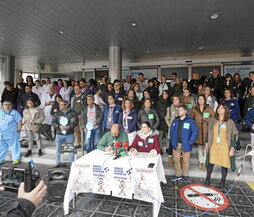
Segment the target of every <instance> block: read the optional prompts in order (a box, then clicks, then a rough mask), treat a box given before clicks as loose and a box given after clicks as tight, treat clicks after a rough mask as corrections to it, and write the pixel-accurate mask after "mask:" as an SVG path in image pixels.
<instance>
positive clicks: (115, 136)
mask: <svg viewBox="0 0 254 217" xmlns="http://www.w3.org/2000/svg"><path fill="white" fill-rule="evenodd" d="M116 141H119V142H121V143H122V144H123V143H124V142H128V136H127V133H126V132H124V131H121V128H120V125H119V124H113V125H112V127H111V131H110V132H107V133H105V134H104V136H103V137H102V138H101V140H100V141H99V143H98V145H97V149H99V150H101V151H106V152H109V151H111V150H113V149H114V148H115V147H114V144H115V142H116Z"/></svg>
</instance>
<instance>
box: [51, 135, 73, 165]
mask: <svg viewBox="0 0 254 217" xmlns="http://www.w3.org/2000/svg"><path fill="white" fill-rule="evenodd" d="M74 140H75V138H74V134H69V135H56V140H55V141H56V164H59V163H61V151H62V144H63V143H64V142H66V143H69V146H72V147H73V146H74V144H73V143H74ZM73 161H74V153H73V152H70V153H69V162H73Z"/></svg>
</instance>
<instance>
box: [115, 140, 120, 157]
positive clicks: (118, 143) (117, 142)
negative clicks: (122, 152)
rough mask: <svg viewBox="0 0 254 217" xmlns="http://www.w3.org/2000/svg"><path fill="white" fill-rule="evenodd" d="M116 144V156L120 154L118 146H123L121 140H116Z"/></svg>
mask: <svg viewBox="0 0 254 217" xmlns="http://www.w3.org/2000/svg"><path fill="white" fill-rule="evenodd" d="M114 146H115V151H116V153H115V156H117V155H118V148H120V147H121V142H120V141H116V142H115V144H114Z"/></svg>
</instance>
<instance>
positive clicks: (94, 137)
mask: <svg viewBox="0 0 254 217" xmlns="http://www.w3.org/2000/svg"><path fill="white" fill-rule="evenodd" d="M100 132H101V130H100V128H99V127H97V128H95V129H92V130H91V131H90V132H88V130H87V129H86V134H85V136H84V137H85V145H86V152H87V153H89V152H91V151H93V150H94V149H96V148H97V143H98V142H99V139H100Z"/></svg>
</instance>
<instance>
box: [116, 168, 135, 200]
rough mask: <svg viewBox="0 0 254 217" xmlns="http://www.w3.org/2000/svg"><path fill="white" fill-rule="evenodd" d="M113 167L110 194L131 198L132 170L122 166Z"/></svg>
mask: <svg viewBox="0 0 254 217" xmlns="http://www.w3.org/2000/svg"><path fill="white" fill-rule="evenodd" d="M113 168H114V170H113V179H112V180H113V182H112V185H111V190H112V196H115V197H122V198H127V199H132V184H131V173H132V170H131V169H130V168H124V167H113Z"/></svg>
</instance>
